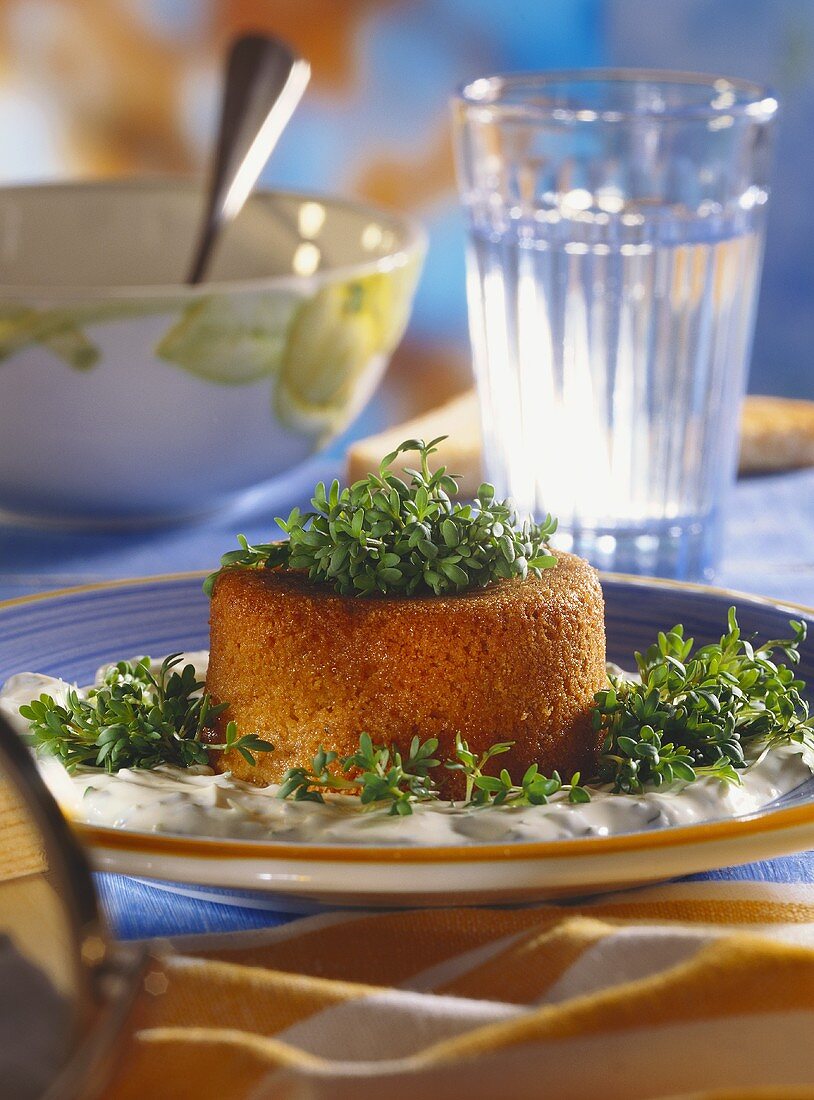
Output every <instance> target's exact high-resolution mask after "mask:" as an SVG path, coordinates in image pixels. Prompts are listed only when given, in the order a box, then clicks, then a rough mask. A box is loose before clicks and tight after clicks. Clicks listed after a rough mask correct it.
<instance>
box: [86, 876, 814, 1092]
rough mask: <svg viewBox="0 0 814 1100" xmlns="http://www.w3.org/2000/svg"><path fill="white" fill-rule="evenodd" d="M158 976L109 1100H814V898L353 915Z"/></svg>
mask: <svg viewBox="0 0 814 1100" xmlns="http://www.w3.org/2000/svg"><path fill="white" fill-rule="evenodd" d="M755 932H759V933H760V934H755ZM179 951H180V952H183V953H182V954H178V953H177V952H179ZM158 965H159V967H161V966H162V965H163V973H164V975H165V977H166V991H165V992H164V993H162V994H160V995H156V996H154V997H153V998H152V999H151V1003H149V1004H148V1005H143V1006H142V1013H141V1019H142V1021H143V1023H142V1028H141V1030H140V1032H139V1033H138V1035H137V1037H136V1041H135V1047H134V1050H133V1052H132V1053H131V1054H130V1056H129V1057H128V1059H127V1061H126V1063H125V1065H124V1066H123V1068H122V1073H121V1074H120V1076H119V1078H118V1079H117V1082H116V1084H115V1086H113V1087H112V1088H111V1089H110V1090H109V1091H108V1093H107V1094H106V1097H107V1100H136V1098H137V1097H138V1098H139V1100H142V1098H143V1097H150V1098H152V1097H153V1096H155V1097H162V1096H165V1095H166V1096H169V1097H173V1098H176V1097H177V1098H178V1100H187V1098H189V1100H192V1098H193V1097H195V1100H199V1098H200V1097H203V1096H206V1097H209V1096H213V1097H215V1096H216V1097H218V1098H219V1100H220V1098H223V1100H277V1098H280V1100H300V1098H302V1100H346V1098H347V1100H351V1098H353V1100H356V1098H357V1097H359V1096H361V1095H364V1094H365V1093H367V1094H370V1095H382V1096H387V1097H388V1100H416V1098H417V1097H418V1098H420V1100H433V1098H434V1097H436V1096H438V1097H442V1098H443V1100H452V1098H454V1097H457V1096H459V1095H460V1096H466V1097H467V1100H496V1098H498V1097H499V1098H500V1100H512V1098H513V1097H515V1096H516V1097H518V1100H519V1098H520V1097H523V1098H526V1097H528V1096H536V1095H540V1096H552V1097H557V1098H558V1100H593V1098H597V1100H599V1098H601V1100H678V1098H681V1100H690V1097H693V1098H695V1100H702V1098H703V1100H727V1098H734V1097H738V1098H740V1100H747V1097H749V1098H751V1100H763V1098H765V1097H774V1098H777V1100H781V1098H783V1097H787V1098H788V1100H803V1098H805V1097H809V1096H810V1097H811V1100H814V889H812V888H810V887H806V886H793V887H789V888H788V889H785V888H784V887H782V886H779V885H770V886H766V885H763V884H759V883H755V884H748V883H737V884H727V883H715V882H698V883H676V884H672V885H667V886H663V887H654V888H648V889H646V890H641V891H636V892H628V893H625V894H616V895H610V896H608V897H605V898H602V899H598V900H596V901H595V902H587V903H582V904H579V905H563V906H555V905H546V906H539V907H536V908H526V909H480V910H478V909H446V910H425V911H420V912H396V913H380V914H371V913H361V914H356V913H350V912H346V913H341V914H331V915H328V916H321V917H314V918H305V919H303V920H300V921H296V922H292V923H290V924H288V925H286V926H284V927H282V928H278V929H273V930H270V931H269V932H265V933H262V932H256V933H247V934H246V935H244V936H241V935H232V936H230V937H228V939H226V938H221V939H219V938H213V937H201V938H200V939H198V940H195V939H194V938H188V939H186V940H185V941H183V942H181V941H179V943H178V944H177V945H176V954H175V955H171V956H169V957H167V958H166V959H165V960H164V962H163V964H161V963H159V964H158ZM167 1082H171V1087H170V1088H168V1086H167ZM162 1089H163V1090H164V1091H162Z"/></svg>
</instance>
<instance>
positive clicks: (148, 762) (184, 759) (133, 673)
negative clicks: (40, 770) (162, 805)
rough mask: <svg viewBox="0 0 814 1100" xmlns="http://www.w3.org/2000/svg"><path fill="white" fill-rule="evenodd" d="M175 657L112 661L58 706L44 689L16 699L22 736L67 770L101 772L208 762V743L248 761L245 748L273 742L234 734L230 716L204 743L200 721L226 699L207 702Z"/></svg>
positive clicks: (260, 748)
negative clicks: (25, 725) (222, 730)
mask: <svg viewBox="0 0 814 1100" xmlns="http://www.w3.org/2000/svg"><path fill="white" fill-rule="evenodd" d="M180 663H181V654H180V653H173V654H171V655H170V656H169V657H167V658H166V660H165V661H163V663H162V665H161V668H160V669H159V670H158V672H157V673H153V672H152V671H151V670H150V658H149V657H142V658H141V660H139V661H136V662H135V663H130V662H128V661H119V662H118V664H115V665H112V666H111V667H110V668H109V669H108V670H107V672H106V673H105V676H104V681H103V683H102V684H101V685H100V686H99V687H95V688H92V689H91V690H90V691H89V692H88V693H87V697H86V698H83V697H82V696H80V695H79V693H78V692H77V691H76V690H74V689H71V690H70V691H69V692H68V697H67V701H66V705H65V706H62V705H60V704H58V703H56V702H54V700H53V699H52V698H51V696H50V695H41V696H40V697H39V699H33V700H32V701H31V702H30V703H28V704H27V705H25V706H22V707H20V714H21V715H22V716H23V718H27V719H28V722H29V727H30V733H29V735H28V741H29V744H31V745H32V746H34V747H35V748H37V749H38V750H40V751H42V752H45V753H48V754H50V755H52V756H56V757H58V758H59V759H60V760H61V761H62V763H63V764H64V765H65V767H66V768H67V769H68V771H74V770H75V769H76V768H78V767H86V768H87V767H89V768H104V769H105V770H106V771H108V772H117V771H119V770H120V769H121V768H156V767H158V765H159V764H175V765H177V766H178V767H181V768H187V767H190V766H192V765H194V764H208V763H209V755H208V754H209V750H210V749H237V751H238V752H239V753H240V754H241V756H242V757H243V758H244V759H245V760H246V761H247V763H249V764H254V763H255V759H254V756H253V755H252V754H253V753H255V752H270V751H271V750H272V749H273V748H274V746H273V745H271V744H270V743H269V742H268V741H263V740H262V739H261V738H259V737H255V736H253V735H251V734H247V735H245V736H243V737H238V735H237V726H236V724H235V723H234V722H229V723H228V725H227V727H226V739H225V741H224V742H223V743H222V744H218V745H214V744H207V743H205V742H204V741H203V740H202V734H203V731H204V729H205V728H206V726H207V724H208V723H210V722H211V721H212V719H213V718H215V717H217V715H218V714H220V713H221V712H222V711H224V710H225V709H226V707H227V706H228V704H227V703H218V704H217V705H215V704H213V703H212V700H211V698H210V696H209V695H208V694H207V693H206V692H204V691H202V689H203V687H204V685H203V683H202V682H201V681H199V680H198V679H196V676H195V669H194V668H193V666H192V665H185V666H184V667H183V668H182V669H181V670H180V671H175V669H176V668H177V666H178V665H179V664H180Z"/></svg>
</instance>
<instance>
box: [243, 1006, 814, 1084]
mask: <svg viewBox="0 0 814 1100" xmlns="http://www.w3.org/2000/svg"><path fill="white" fill-rule="evenodd" d="M812 1035H814V1011H813V1012H788V1013H767V1014H755V1015H744V1016H733V1017H729V1018H727V1019H716V1020H715V1022H714V1026H712V1024H711V1022H710V1021H709V1020H698V1021H696V1022H693V1023H682V1024H673V1025H664V1026H661V1027H649V1028H640V1029H637V1030H631V1031H625V1032H619V1033H616V1032H613V1033H605V1034H602V1035H596V1036H589V1037H585V1038H577V1039H558V1040H553V1041H544V1042H540V1043H533V1042H532V1043H526V1044H523V1045H521V1046H513V1047H508V1048H504V1049H502V1050H500V1051H498V1052H496V1053H493V1054H487V1055H484V1056H481V1057H478V1058H477V1059H473V1060H465V1061H455V1062H454V1063H450V1064H448V1065H443V1066H438V1067H432V1066H430V1067H427V1066H424V1065H423V1064H422V1063H421V1060H420V1059H406V1060H403V1061H401V1062H390V1063H386V1062H379V1063H369V1062H368V1063H361V1064H360V1063H345V1062H341V1063H338V1062H332V1063H331V1064H330V1066H325V1067H324V1068H323V1069H316V1070H311V1071H291V1070H284V1071H280V1070H275V1071H274V1072H272V1073H271V1074H269V1076H268V1077H267V1078H266V1079H265V1081H264V1084H263V1086H262V1087H260V1088H258V1089H256V1090H255V1091H254V1092H253V1093H252V1096H251V1097H250V1098H249V1100H281V1098H283V1097H284V1098H285V1100H359V1097H360V1096H361V1095H365V1094H367V1095H370V1096H386V1097H387V1100H416V1097H426V1098H430V1097H431V1098H433V1100H434V1098H435V1097H448V1098H451V1100H452V1098H454V1100H457V1098H458V1097H464V1096H465V1097H466V1100H496V1098H498V1097H499V1098H500V1100H528V1098H529V1097H552V1098H553V1097H556V1098H557V1100H662V1098H668V1097H675V1096H677V1095H680V1094H682V1093H693V1092H704V1091H706V1090H712V1089H716V1088H717V1089H723V1088H729V1089H732V1090H737V1089H739V1088H740V1089H744V1090H747V1089H750V1088H757V1087H759V1086H761V1085H762V1086H764V1087H766V1088H767V1089H768V1088H771V1087H772V1086H774V1087H782V1086H785V1085H807V1084H810V1083H811V1082H812V1081H814V1043H812V1042H811V1036H812Z"/></svg>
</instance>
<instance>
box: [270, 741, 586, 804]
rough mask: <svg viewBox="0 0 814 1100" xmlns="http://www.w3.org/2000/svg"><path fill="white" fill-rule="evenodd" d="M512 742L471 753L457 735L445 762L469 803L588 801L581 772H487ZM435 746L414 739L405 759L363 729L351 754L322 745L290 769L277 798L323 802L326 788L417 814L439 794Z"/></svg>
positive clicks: (531, 768)
mask: <svg viewBox="0 0 814 1100" xmlns="http://www.w3.org/2000/svg"><path fill="white" fill-rule="evenodd" d="M513 744H514V742H513V741H502V742H499V743H498V744H495V745H492V746H491V747H490V748H489V749H487V750H486V752H484V753H483V755H482V756H480V757H478V756H476V755H475V754H474V753H472V752H470V750H469V746H468V745H467V743H466V741H463V740H461V737H460V736H456V738H455V757H454V759H452V760H446V761H445V762H444V767H445V768H447V769H448V770H449V771H456V772H460V773H461V774H462V775H463V777H464V779H465V782H466V790H465V794H464V801H465V804H466V805H467V806H487V805H490V804H491V805H495V806H501V805H509V804H511V805H515V806H541V805H543V804H544V803H545V802H548V800H549V798H550V797H551V795H553V794H556V793H558V792H559V791H563V792H565V793H567V795H568V798H569V800H570V801H571V802H589V801H590V798H591V796H590V795H589V794H588V792H587V791H586V790H585V789H584V788H583V787H580V786H579V773H577V774H576V775H575V776H573V778H572V779H571V782H570V783H563V782H562V780H561V779H560V777H559V775H558V773H557V772H554V774H553V775H552V776H551V778H550V779H549V778H547V777H546V776H544V775H541V774H540V773H539V771H538V769H537V765H536V764H532V765H531V767H530V768H528V769H527V770H526V772H525V774H524V776H523V779H522V781H521V782H520V783H518V784H515V783H514V782H513V781H512V778H511V776H510V775H509V773H508V772H507V771H506V770H505V769H503V770H502V771H501V772H500V774H499V775H496V776H493V775H486V774H485V773H484V771H483V769H484V767H485V765H486V763H487V762H488V761H489V760H491V759H492V758H493V757H495V756H499V755H501V754H502V753H504V752H508V751H509V749H510V748H511V747H512V745H513ZM437 748H438V741H437V740H436V738H434V737H431V738H430V739H429V740H428V741H423V742H422V741H420V740H419V738H418V737H414V738H413V740H412V742H411V744H410V751H409V752H408V754H407V757H406V759H404V758H402V756H401V754H400V753H399V751H398V750H397V749H394V748H392V747H391V746H388V745H374V743H373V741H372V739H371V738H370V736H369V735H368V734H366V733H363V734H362V735H361V737H360V738H359V747H358V749H357V750H356V752H355V753H353V754H352V755H351V756H345V757H341V758H340V757H338V756H337V754H336V753H335V752H328V751H326V750H325V749H323V748H321V749H320V750H319V752H318V753H317V754H316V756H315V757H314V759H313V761H312V762H311V767H310V768H289V769H288V771H287V772H286V773H285V775H284V777H283V782H282V784H281V786H280V789H279V791H278V792H277V797H278V798H291V799H293V800H294V801H295V802H324V801H325V800H324V798H323V792H329V791H332V792H334V793H336V792H340V791H343V792H351V793H353V794H358V795H359V799H360V802H361V803H362V805H363V806H366V807H369V808H371V809H375V808H382V807H383V806H389V808H390V809H389V812H390V813H391V814H399V815H400V816H406V815H407V814H411V813H412V812H413V803H415V802H437V801H438V800H439V798H440V795H439V794H438V788H437V786H436V784H435V781H434V777H433V776H431V775H430V772H431V771H432V770H433V769H434V768H438V767H439V766H440V764H441V761H440V760H438V759H436V758H435V756H434V753H435V751H436V749H437Z"/></svg>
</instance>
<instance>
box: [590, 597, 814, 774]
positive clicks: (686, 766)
mask: <svg viewBox="0 0 814 1100" xmlns="http://www.w3.org/2000/svg"><path fill="white" fill-rule="evenodd" d="M789 625H790V627H791V631H792V637H791V638H780V639H770V640H768V641H766V642H763V643H762V644H761V645H759V646H757V647H756V646H755V645H753V643H752V642H751V641H750V640H749V639H748V638H744V637H743V636H742V634H741V631H740V628H739V626H738V620H737V616H736V612H735V608H734V607H730V609H729V613H728V616H727V631H726V633H725V634H724V635H723V636H722V638H721V640H720V642H717V643H714V644H712V645H706V646H703V647H701V648H699V649H695V648H694V642H693V639H692V638H685V637H684V628H683V626H674V627H673V629H672V630H670V631H667V632H666V633H664V632H662V633H659V635H658V639H657V641H656V642H655V644H654V645H652V646H650V648H649V649H647V650H646V651H645V653H643V654H642V653H637V654H636V665H637V668H638V671H639V675H640V677H641V683H635V682H630V681H625V680H622V679H617V678H615V677H611V686H610V687H609V688H607V689H606V690H604V691H600V692H599V693H598V694H597V696H596V700H595V707H594V711H593V722H594V728H595V729H596V730H597V731H600V730H604V731H605V739H604V742H603V745H602V750H601V754H600V757H599V769H598V778H599V780H600V782H605V783H611V784H613V789H614V790H615V791H622V792H625V793H631V794H637V793H639V792H640V791H641V790H642V789H643V788H644V786H645V785H649V786H655V787H659V786H663V785H666V784H669V783H672V782H673V781H674V780H683V781H685V782H692V781H693V780H694V779H696V778H698V777H699V776H701V775H712V776H716V777H718V778H720V779H724V780H729V781H735V782H738V781H739V777H738V772H739V771H741V770H742V769H743V768H745V767H746V765H747V760H746V757H745V754H744V750H745V749H746V748H747V747H749V746H754V745H761V746H764V747H766V748H774V747H776V746H777V745H781V744H792V743H798V744H803V745H807V746H808V747H809V748H811V749H812V750H814V728H812V727H814V718H811V717H809V710H808V704H807V702H806V701H805V699H804V698H803V697H802V694H801V692H802V690H803V689H804V687H805V684H804V683H803V681H802V680H798V679H797V678H796V676H795V672H794V669H793V667H792V666H794V665H796V664H797V663H798V662H799V660H800V653H799V647H800V644H801V643H802V642H803V641H804V639H805V636H806V626H805V623H803V622H798V621H796V620H794V619H792V620H791V622H790V623H789ZM778 656H779V657H783V658H785V661H786V662H787V663H782V662H781V661H779V660H778V659H777V658H778Z"/></svg>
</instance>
